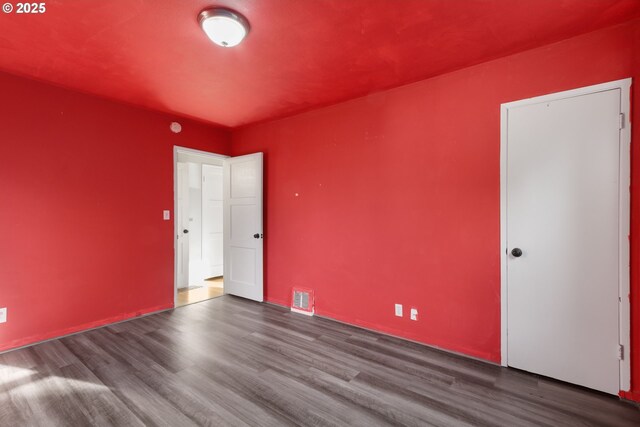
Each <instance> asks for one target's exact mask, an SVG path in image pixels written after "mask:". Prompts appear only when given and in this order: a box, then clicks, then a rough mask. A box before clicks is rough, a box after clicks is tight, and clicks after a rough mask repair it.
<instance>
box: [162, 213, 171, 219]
mask: <svg viewBox="0 0 640 427" xmlns="http://www.w3.org/2000/svg"><path fill="white" fill-rule="evenodd" d="M162 219H164V220H165V221H169V220H170V219H171V211H162Z"/></svg>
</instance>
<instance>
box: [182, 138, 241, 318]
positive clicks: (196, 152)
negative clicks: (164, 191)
mask: <svg viewBox="0 0 640 427" xmlns="http://www.w3.org/2000/svg"><path fill="white" fill-rule="evenodd" d="M179 153H181V154H191V155H196V156H200V157H205V158H206V157H208V158H213V159H218V160H224V159H227V158H229V156H225V155H222V154H216V153H210V152H207V151H200V150H194V149H193V148H186V147H180V146H177V145H174V146H173V235H174V236H177V235H178V233H179V232H180V230H179V229H180V227H179V224H178V221H177V215H176V212H178V154H179ZM223 256H224V254H223ZM177 301H178V239H177V238H175V237H174V238H173V306H174V307H175V306H176V303H177Z"/></svg>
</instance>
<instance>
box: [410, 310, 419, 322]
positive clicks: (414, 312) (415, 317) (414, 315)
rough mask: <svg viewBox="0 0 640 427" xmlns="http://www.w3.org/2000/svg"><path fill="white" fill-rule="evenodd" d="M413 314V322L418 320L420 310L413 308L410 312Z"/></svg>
mask: <svg viewBox="0 0 640 427" xmlns="http://www.w3.org/2000/svg"><path fill="white" fill-rule="evenodd" d="M410 314H411V320H418V309H417V308H412V309H411V311H410Z"/></svg>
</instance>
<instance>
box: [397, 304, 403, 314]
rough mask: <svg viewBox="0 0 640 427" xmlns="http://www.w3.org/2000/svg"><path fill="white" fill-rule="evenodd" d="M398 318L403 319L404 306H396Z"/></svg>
mask: <svg viewBox="0 0 640 427" xmlns="http://www.w3.org/2000/svg"><path fill="white" fill-rule="evenodd" d="M396 316H398V317H402V304H396Z"/></svg>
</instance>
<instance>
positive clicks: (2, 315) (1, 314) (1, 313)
mask: <svg viewBox="0 0 640 427" xmlns="http://www.w3.org/2000/svg"><path fill="white" fill-rule="evenodd" d="M6 321H7V308H6V307H4V308H0V323H4V322H6Z"/></svg>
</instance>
